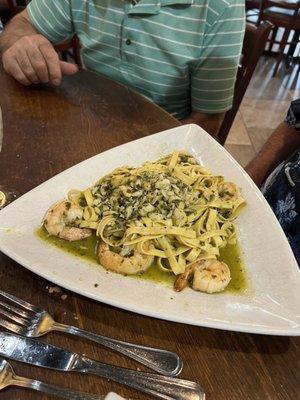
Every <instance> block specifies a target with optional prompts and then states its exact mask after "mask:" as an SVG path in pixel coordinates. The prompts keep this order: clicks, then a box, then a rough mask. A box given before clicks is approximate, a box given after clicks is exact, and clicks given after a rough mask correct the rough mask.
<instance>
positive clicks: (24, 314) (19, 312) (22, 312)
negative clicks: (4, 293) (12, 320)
mask: <svg viewBox="0 0 300 400" xmlns="http://www.w3.org/2000/svg"><path fill="white" fill-rule="evenodd" d="M0 306H2V307H5V308H6V309H7V310H10V311H12V312H14V313H15V314H17V315H20V316H21V317H24V318H31V317H32V316H31V315H30V314H29V313H30V312H29V311H25V310H22V309H20V308H16V307H14V306H12V305H11V304H8V303H4V302H3V301H1V300H0Z"/></svg>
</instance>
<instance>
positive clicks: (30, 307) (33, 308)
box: [0, 290, 43, 313]
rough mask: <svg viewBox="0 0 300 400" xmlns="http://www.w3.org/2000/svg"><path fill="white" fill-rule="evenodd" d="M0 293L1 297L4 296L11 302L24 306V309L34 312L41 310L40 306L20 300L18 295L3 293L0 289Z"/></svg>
mask: <svg viewBox="0 0 300 400" xmlns="http://www.w3.org/2000/svg"><path fill="white" fill-rule="evenodd" d="M0 295H1V296H3V297H6V298H7V299H9V300H10V301H12V302H13V303H16V304H18V305H19V306H21V307H23V308H25V309H26V310H29V311H33V312H35V313H38V312H41V311H43V310H41V309H40V308H38V307H36V306H33V305H32V304H30V303H27V301H24V300H21V299H19V298H18V297H15V296H13V295H12V294H8V293H5V292H3V291H2V290H0Z"/></svg>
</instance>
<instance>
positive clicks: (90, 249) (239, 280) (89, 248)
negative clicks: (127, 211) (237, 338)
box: [36, 227, 248, 294]
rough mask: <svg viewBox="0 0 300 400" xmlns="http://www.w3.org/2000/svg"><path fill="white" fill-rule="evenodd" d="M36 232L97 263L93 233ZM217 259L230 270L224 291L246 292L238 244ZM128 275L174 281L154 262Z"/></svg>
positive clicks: (171, 284) (145, 278)
mask: <svg viewBox="0 0 300 400" xmlns="http://www.w3.org/2000/svg"><path fill="white" fill-rule="evenodd" d="M36 233H37V236H38V237H39V238H40V239H42V240H44V241H46V242H47V243H49V244H51V245H53V246H55V247H57V248H59V249H61V250H64V251H66V252H68V253H70V254H72V255H74V256H76V257H80V258H82V259H84V260H88V261H90V262H92V263H95V264H96V265H99V263H98V258H97V255H96V253H97V251H96V250H97V241H98V239H97V238H96V236H95V235H92V236H91V237H89V238H87V239H83V240H80V241H77V242H67V241H65V240H63V239H60V238H57V237H55V236H50V235H49V234H48V233H47V231H46V229H45V228H44V227H41V228H39V229H37V231H36ZM219 260H220V261H224V262H225V263H226V264H227V265H228V266H229V268H230V272H231V281H230V283H229V285H228V287H227V288H226V292H230V293H239V294H242V293H246V292H247V290H248V281H247V275H246V271H245V265H244V262H243V257H242V254H241V250H240V247H239V245H238V244H236V245H227V246H226V247H224V248H223V249H221V250H220V257H219ZM130 277H131V278H134V279H143V280H148V281H153V282H158V283H161V284H164V285H167V286H170V287H172V286H173V284H174V281H175V276H174V275H173V274H171V273H169V272H167V271H162V270H161V269H160V268H157V267H156V265H155V264H154V265H152V266H151V267H150V268H149V269H148V270H147V271H146V272H145V273H143V274H141V275H132V276H130Z"/></svg>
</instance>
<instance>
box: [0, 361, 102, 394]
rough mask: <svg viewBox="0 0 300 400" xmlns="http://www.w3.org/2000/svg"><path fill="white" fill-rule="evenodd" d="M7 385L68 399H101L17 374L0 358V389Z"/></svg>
mask: <svg viewBox="0 0 300 400" xmlns="http://www.w3.org/2000/svg"><path fill="white" fill-rule="evenodd" d="M8 386H21V387H25V388H28V389H33V390H37V391H39V392H43V393H47V394H50V395H53V396H58V397H61V398H63V399H68V400H101V397H100V396H97V395H91V394H87V393H82V392H77V391H74V390H70V389H66V388H62V387H58V386H53V385H49V384H48V383H44V382H40V381H36V380H33V379H28V378H24V377H21V376H18V375H16V374H15V371H14V370H13V368H12V366H11V365H10V363H9V362H8V361H6V360H4V359H3V358H0V391H1V390H2V389H5V388H7V387H8Z"/></svg>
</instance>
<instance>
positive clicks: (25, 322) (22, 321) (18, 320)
mask: <svg viewBox="0 0 300 400" xmlns="http://www.w3.org/2000/svg"><path fill="white" fill-rule="evenodd" d="M0 314H2V315H4V316H5V317H7V318H9V319H11V320H12V321H14V322H16V323H17V324H20V325H25V326H27V327H28V326H30V325H31V321H28V320H27V319H24V318H21V317H17V316H16V315H14V314H12V313H10V312H8V311H5V310H3V309H0Z"/></svg>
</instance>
